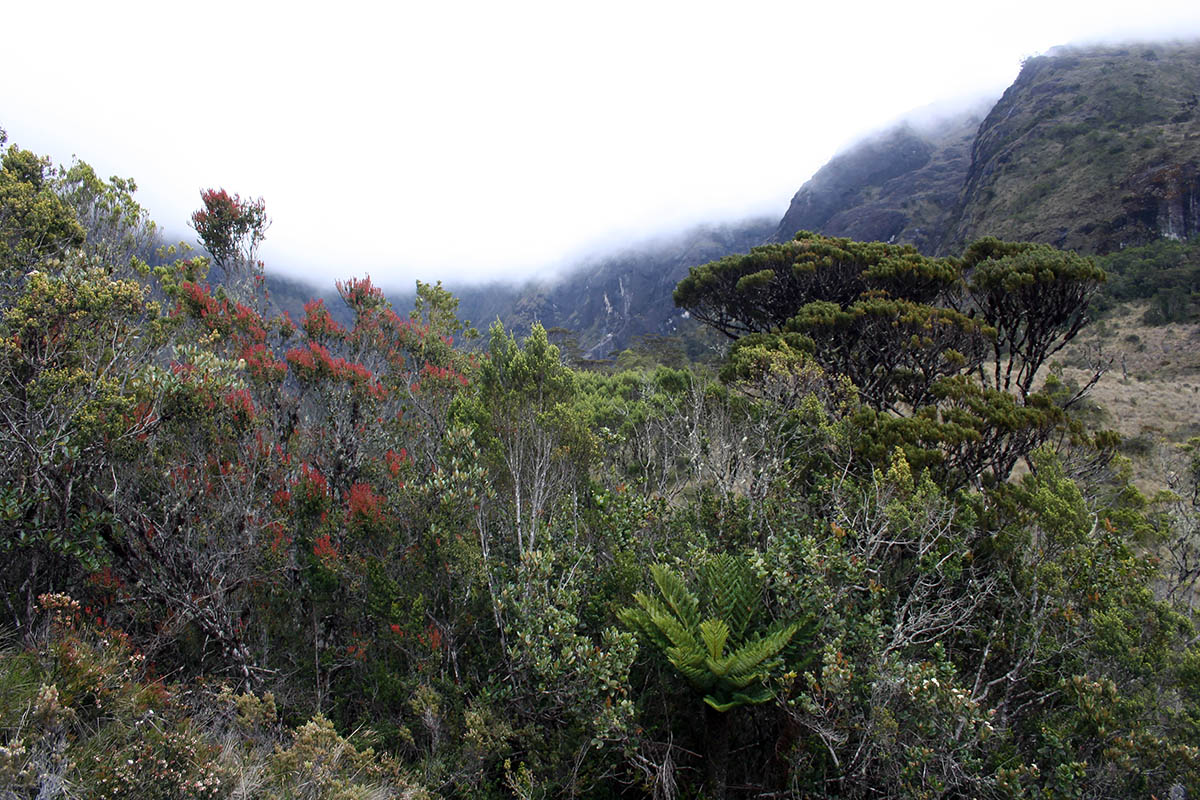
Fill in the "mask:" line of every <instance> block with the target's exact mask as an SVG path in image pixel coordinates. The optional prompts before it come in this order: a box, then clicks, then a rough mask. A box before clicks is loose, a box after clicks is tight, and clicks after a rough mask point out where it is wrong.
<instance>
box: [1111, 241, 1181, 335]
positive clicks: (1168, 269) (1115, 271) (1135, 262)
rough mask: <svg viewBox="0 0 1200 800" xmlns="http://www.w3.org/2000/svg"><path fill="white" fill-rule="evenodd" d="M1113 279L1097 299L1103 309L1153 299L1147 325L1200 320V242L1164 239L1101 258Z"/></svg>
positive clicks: (1147, 311) (1146, 315)
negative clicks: (1118, 304)
mask: <svg viewBox="0 0 1200 800" xmlns="http://www.w3.org/2000/svg"><path fill="white" fill-rule="evenodd" d="M1098 261H1099V262H1100V265H1101V266H1102V267H1103V268H1104V270H1105V272H1107V273H1108V275H1109V276H1110V280H1109V284H1108V286H1107V287H1106V289H1105V291H1104V292H1103V293H1102V294H1101V295H1100V296H1099V297H1098V298H1097V306H1098V307H1099V309H1100V310H1107V309H1109V308H1111V307H1112V306H1114V305H1115V304H1117V303H1122V302H1127V301H1131V300H1149V301H1150V307H1149V308H1148V309H1147V310H1146V313H1145V315H1144V317H1143V322H1145V323H1146V324H1147V325H1163V324H1165V323H1168V322H1196V321H1197V320H1200V239H1192V240H1191V241H1186V242H1185V241H1177V240H1174V239H1160V240H1158V241H1156V242H1153V243H1152V244H1147V245H1142V246H1140V247H1128V248H1126V249H1124V250H1119V251H1117V252H1115V253H1109V254H1108V255H1106V256H1103V257H1101V258H1100V259H1098Z"/></svg>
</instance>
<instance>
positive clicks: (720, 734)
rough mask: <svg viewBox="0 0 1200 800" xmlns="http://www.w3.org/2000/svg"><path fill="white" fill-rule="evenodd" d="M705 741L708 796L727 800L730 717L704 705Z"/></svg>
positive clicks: (713, 799) (716, 799) (717, 799)
mask: <svg viewBox="0 0 1200 800" xmlns="http://www.w3.org/2000/svg"><path fill="white" fill-rule="evenodd" d="M704 739H705V744H706V745H707V748H706V749H707V754H706V756H705V758H706V760H707V761H708V765H707V766H708V794H709V797H711V798H712V800H725V787H726V786H727V785H728V773H729V715H728V714H726V713H722V712H720V711H717V710H716V709H715V708H713V707H712V706H710V705H708V704H707V703H705V705H704Z"/></svg>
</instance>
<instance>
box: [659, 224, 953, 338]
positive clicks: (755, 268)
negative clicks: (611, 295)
mask: <svg viewBox="0 0 1200 800" xmlns="http://www.w3.org/2000/svg"><path fill="white" fill-rule="evenodd" d="M959 281H960V272H959V268H958V264H957V262H956V261H954V260H953V259H943V258H929V257H927V256H923V255H921V254H920V253H919V252H917V250H916V248H914V247H913V246H911V245H897V244H887V243H884V242H856V241H853V240H851V239H840V238H833V237H829V236H821V235H820V234H816V233H811V232H809V231H801V232H799V233H797V234H796V237H795V238H794V239H793V240H792V241H790V242H785V243H782V244H768V245H763V246H761V247H755V248H753V249H752V250H751V251H750V252H749V253H745V254H740V255H734V256H727V257H725V258H722V259H720V260H718V261H712V262H710V263H708V264H704V265H702V266H699V267H693V268H692V270H691V272H690V273H689V274H688V276H687V277H686V278H684V279H683V280H682V281H680V283H679V285H678V286H677V287H676V289H675V295H674V297H675V305H677V306H679V307H680V308H683V309H686V310H687V311H688V313H690V314H691V315H692V316H694V317H695V318H696V319H698V320H700V321H701V322H704V323H706V324H708V325H711V326H712V327H714V328H716V329H717V330H719V331H721V332H722V333H724V334H725V335H726V336H729V337H730V338H733V339H736V338H737V337H739V336H742V335H744V334H747V333H769V332H778V331H780V330H782V329H783V327H784V325H785V324H786V323H787V321H788V320H789V319H791V318H792V317H793V316H795V315H796V313H797V312H798V311H799V310H800V309H801V308H802V307H804V306H805V305H808V304H809V303H812V302H817V301H823V302H831V303H836V304H837V305H839V306H845V305H848V304H850V303H852V302H854V301H855V300H857V299H858V298H859V297H860V296H861V295H863V294H864V293H866V292H885V293H886V294H887V295H888V296H890V297H893V298H897V299H904V300H910V301H912V302H915V303H928V302H932V301H933V300H935V299H936V298H937V297H938V296H939V295H941V294H943V293H944V292H946V291H947V290H949V289H951V288H953V287H955V286H956V285H957V284H958V283H959Z"/></svg>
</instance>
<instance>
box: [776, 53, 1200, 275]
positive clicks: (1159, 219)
mask: <svg viewBox="0 0 1200 800" xmlns="http://www.w3.org/2000/svg"><path fill="white" fill-rule="evenodd" d="M1198 91H1200V43H1197V42H1192V43H1170V44H1137V45H1130V46H1128V47H1092V48H1056V49H1055V50H1053V51H1051V52H1050V53H1048V54H1047V55H1045V56H1040V57H1037V58H1031V59H1029V60H1028V61H1026V62H1025V64H1024V66H1023V67H1022V69H1021V73H1020V75H1019V76H1018V78H1017V80H1016V81H1015V82H1014V83H1013V85H1012V86H1011V87H1009V89H1008V90H1007V91H1006V92H1005V93H1004V95H1003V97H1001V98H1000V100H999V102H997V103H996V104H995V106H993V107H992V108H991V110H990V112H988V113H987V115H986V117H983V118H982V121H980V119H979V117H978V116H976V114H974V113H970V112H965V113H963V114H961V115H960V116H958V117H957V118H952V119H950V120H947V122H946V123H945V124H943V125H942V126H940V127H938V128H935V129H932V130H925V131H922V130H919V129H917V128H914V127H913V126H911V125H908V124H902V125H900V126H897V127H895V128H892V129H890V130H888V131H886V132H884V133H882V134H878V135H876V136H873V137H871V138H869V139H866V140H864V141H862V142H860V143H859V144H857V145H855V146H853V147H851V148H850V149H848V150H847V151H845V152H844V153H842V154H840V155H838V156H837V157H835V158H834V159H833V160H832V161H830V162H829V164H827V165H826V166H825V167H823V168H822V169H821V170H820V171H819V172H817V174H816V175H814V176H813V178H812V179H811V180H810V181H808V182H807V183H806V184H805V185H804V186H803V187H801V189H800V191H799V192H797V193H796V196H795V197H794V198H793V200H792V204H791V207H790V208H789V209H788V211H787V213H786V214H785V215H784V218H783V220H782V222H781V223H780V226H779V229H778V230H777V231H776V234H775V238H776V239H777V240H785V239H787V238H790V237H791V236H792V235H793V234H794V233H795V232H796V231H797V230H804V229H807V230H814V231H817V232H820V233H824V234H827V235H833V236H849V237H851V238H855V239H879V240H881V241H897V242H906V243H910V244H914V245H916V246H917V247H918V248H919V249H920V250H922V251H923V252H926V253H934V254H939V255H945V254H955V253H958V252H960V251H961V249H962V247H963V246H964V245H965V244H967V243H969V242H971V241H973V240H975V239H977V238H979V237H981V236H988V235H992V236H998V237H1000V238H1002V239H1014V240H1031V241H1038V242H1046V243H1048V244H1053V245H1055V246H1057V247H1064V248H1069V249H1074V250H1080V251H1083V252H1089V253H1105V252H1110V251H1113V250H1117V249H1120V248H1122V247H1125V246H1127V245H1130V244H1141V243H1145V242H1149V241H1152V240H1154V239H1155V238H1158V237H1164V236H1165V237H1171V238H1180V239H1186V238H1189V237H1191V236H1194V235H1196V234H1197V233H1200V96H1198V94H1197V93H1198Z"/></svg>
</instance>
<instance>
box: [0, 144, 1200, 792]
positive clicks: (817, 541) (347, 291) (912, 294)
mask: <svg viewBox="0 0 1200 800" xmlns="http://www.w3.org/2000/svg"><path fill="white" fill-rule="evenodd" d="M88 185H89V186H90V190H89V192H88V194H87V197H88V200H87V203H86V208H84V207H82V205H81V201H80V198H79V196H77V195H75V194H73V193H72V192H70V191H68V188H69V187H70V186H71V183H70V181H69V179H68V178H67V177H66V175H65V174H64V173H62V172H60V171H58V170H55V169H52V168H51V166H50V165H49V164H48V163H46V162H44V161H43V160H40V159H38V158H37V157H36V156H35V155H33V154H31V153H28V152H27V151H23V150H21V149H20V148H17V147H11V148H9V149H8V150H7V151H6V152H5V153H4V156H3V164H2V169H0V271H2V272H3V281H2V285H3V291H2V294H0V306H2V307H0V393H2V394H3V396H2V397H0V456H2V457H0V470H2V471H3V475H2V478H0V484H2V486H0V549H2V550H3V553H4V559H3V562H2V563H0V594H2V595H3V598H4V605H3V609H4V612H5V614H4V619H3V623H2V625H3V633H2V634H0V796H5V797H19V798H34V797H39V798H40V797H46V798H49V797H114V796H120V797H126V798H139V797H147V798H149V797H156V798H157V797H205V798H209V797H218V798H223V797H260V796H261V797H272V798H299V797H340V798H365V797H414V798H415V797H433V796H454V797H509V796H515V797H521V798H534V797H573V796H579V797H667V798H671V797H700V796H704V797H710V798H719V797H758V796H772V797H844V798H867V797H877V796H880V795H886V796H891V797H912V798H933V797H960V796H974V797H1042V798H1050V797H1054V798H1059V797H1063V798H1065V797H1125V796H1141V797H1145V796H1150V795H1151V794H1153V795H1155V796H1159V797H1165V796H1168V795H1169V794H1170V793H1171V792H1172V790H1173V787H1176V786H1179V787H1182V788H1183V789H1184V790H1185V791H1187V792H1190V793H1196V792H1200V646H1198V645H1197V637H1196V630H1195V619H1194V602H1195V596H1194V587H1195V582H1196V580H1197V571H1196V569H1195V566H1194V565H1195V563H1196V553H1197V552H1200V551H1198V549H1197V548H1198V547H1200V545H1198V543H1197V539H1196V537H1197V530H1198V526H1197V519H1200V516H1198V515H1197V502H1198V495H1197V491H1198V489H1197V487H1198V486H1200V468H1198V467H1197V461H1196V459H1195V456H1194V452H1195V451H1194V449H1193V450H1191V451H1188V452H1183V453H1181V454H1180V459H1181V461H1180V468H1179V470H1178V471H1177V472H1176V474H1177V476H1178V482H1177V485H1176V486H1175V487H1174V489H1175V491H1174V492H1173V493H1172V494H1170V495H1165V496H1163V497H1161V498H1156V499H1155V500H1154V501H1153V502H1151V501H1149V500H1147V499H1146V498H1144V497H1142V496H1141V495H1139V494H1138V493H1137V492H1136V491H1135V490H1133V489H1132V488H1131V487H1130V486H1128V485H1127V481H1126V479H1125V476H1124V475H1123V472H1122V469H1121V465H1120V463H1119V462H1117V461H1114V460H1113V455H1112V454H1113V450H1114V448H1113V441H1112V439H1111V437H1109V436H1106V435H1104V434H1102V433H1100V434H1098V433H1095V432H1090V431H1087V430H1085V429H1084V428H1083V427H1082V426H1081V425H1080V424H1079V423H1078V422H1077V421H1076V420H1075V419H1074V416H1073V410H1074V408H1075V406H1076V404H1077V401H1078V398H1079V397H1080V393H1079V391H1073V390H1068V389H1067V388H1066V387H1064V386H1063V385H1062V384H1061V383H1059V382H1056V381H1054V380H1051V381H1049V382H1047V384H1046V385H1042V384H1040V383H1038V382H1037V380H1036V378H1035V373H1037V371H1038V368H1039V367H1040V366H1043V365H1044V364H1046V362H1047V359H1048V358H1049V356H1050V355H1051V354H1053V353H1054V352H1055V351H1056V350H1057V349H1058V348H1059V347H1061V345H1062V344H1063V343H1064V342H1066V341H1067V340H1069V339H1070V338H1071V337H1072V336H1073V335H1074V334H1075V333H1076V332H1077V331H1078V330H1079V328H1080V326H1082V325H1083V324H1084V322H1085V321H1086V319H1085V316H1084V311H1085V309H1086V307H1087V303H1088V301H1089V299H1090V298H1091V296H1092V295H1093V293H1094V292H1095V291H1096V289H1097V287H1098V286H1099V284H1100V281H1101V280H1102V278H1103V273H1101V272H1100V271H1099V270H1098V269H1097V268H1096V267H1095V266H1094V265H1093V264H1092V263H1091V262H1090V261H1088V260H1086V259H1082V258H1079V257H1076V256H1074V255H1073V254H1068V253H1061V252H1058V251H1055V250H1053V249H1051V248H1048V247H1045V246H1041V245H1027V244H1009V243H1002V242H998V241H995V240H983V241H981V242H979V243H977V244H976V245H973V246H972V247H971V248H969V249H968V250H967V251H966V253H965V254H964V256H963V257H962V258H955V259H940V260H936V261H935V260H931V259H927V258H924V257H922V256H920V255H918V254H917V253H916V252H915V251H914V250H912V249H911V248H901V247H893V246H889V245H883V244H879V243H870V244H863V243H857V242H852V241H849V240H845V239H826V238H824V237H819V236H815V235H811V234H805V235H802V236H801V237H799V238H798V239H797V240H796V241H794V242H791V243H788V244H786V245H779V246H773V247H772V248H769V249H766V250H762V251H753V252H752V253H751V254H748V255H746V256H742V257H733V258H730V259H723V260H722V261H718V262H713V263H712V264H709V265H706V266H704V267H700V268H697V269H695V270H693V272H692V275H691V277H689V279H688V280H687V281H685V282H684V283H683V284H681V285H680V287H679V290H678V293H677V297H678V298H679V299H680V302H681V303H682V304H683V305H684V306H685V307H688V308H691V309H695V312H694V313H696V315H697V316H702V317H703V318H706V319H708V320H709V321H710V322H712V323H713V324H714V325H716V326H717V327H719V328H720V329H721V330H723V331H724V332H726V333H728V334H730V335H731V336H732V337H734V338H736V341H735V342H734V343H733V346H732V349H731V352H730V355H729V358H728V359H727V360H726V362H725V364H724V366H723V369H722V372H721V375H720V376H719V377H717V376H713V375H709V374H706V373H704V372H702V371H700V370H696V369H692V368H688V367H685V366H675V367H668V366H652V365H643V364H639V359H638V358H630V359H627V361H626V363H627V364H628V365H629V366H631V368H630V369H624V370H620V371H610V372H603V371H595V372H586V371H578V370H576V369H573V368H571V367H569V366H567V365H566V364H565V363H564V360H563V357H562V354H561V353H560V352H559V350H558V348H557V347H556V346H555V345H553V344H552V343H551V338H550V335H549V334H548V333H547V332H546V331H545V330H544V329H542V328H541V327H540V326H534V327H533V328H532V329H531V330H530V332H529V334H528V336H518V335H516V334H515V333H514V332H512V331H508V330H505V329H504V328H503V327H501V326H500V325H495V326H493V327H492V328H491V330H490V331H489V332H488V334H487V335H486V337H483V338H481V337H479V334H478V333H477V332H476V331H474V330H473V329H472V328H471V327H470V326H469V325H467V324H465V323H463V322H461V321H460V320H459V319H458V314H457V302H456V300H455V299H454V298H453V297H452V296H450V295H449V294H448V293H447V292H446V291H444V290H443V289H442V288H441V286H440V285H426V284H419V285H418V288H417V296H416V302H415V304H414V307H413V309H412V310H411V312H407V313H404V314H402V313H400V312H398V311H397V310H396V309H395V308H393V307H392V306H391V304H390V303H389V302H388V301H387V299H386V298H385V297H384V296H383V294H382V293H381V292H380V291H379V290H378V289H377V288H376V287H374V286H372V285H371V283H370V282H369V281H368V280H355V279H351V280H348V281H346V282H344V283H341V284H339V287H338V288H339V293H340V300H341V302H342V303H343V304H344V305H345V307H346V313H347V314H348V317H347V318H348V319H350V320H352V321H351V322H349V323H346V324H343V323H342V322H339V321H338V319H339V317H338V316H335V315H334V314H332V313H331V312H330V310H329V309H328V308H327V307H326V304H325V303H324V302H322V301H313V302H310V303H309V304H308V305H307V306H306V308H305V313H304V315H303V317H302V318H301V319H298V320H295V321H293V320H292V319H291V318H290V317H289V316H287V315H283V314H281V315H278V316H275V315H272V314H271V313H269V309H270V308H271V306H270V303H269V298H268V297H267V296H266V292H265V289H264V288H263V286H264V282H263V280H262V269H263V266H262V264H261V263H260V262H259V261H258V260H257V255H256V249H257V246H258V244H259V243H260V242H261V239H262V235H263V233H264V231H265V227H266V222H267V220H266V216H265V209H264V208H263V206H262V204H261V202H260V201H252V200H244V199H242V198H239V197H237V196H236V195H230V194H228V193H226V192H224V191H210V192H205V193H204V195H203V196H202V202H203V206H202V208H201V209H200V210H199V211H198V212H197V213H196V215H195V216H194V217H193V220H192V221H193V224H194V227H195V229H196V231H197V233H198V234H199V236H200V239H201V241H202V243H203V244H204V246H205V249H206V250H207V252H208V253H209V254H210V255H209V256H208V257H204V256H200V255H197V254H195V253H192V252H187V251H185V250H177V251H175V252H174V254H173V255H172V256H171V257H170V258H169V259H168V260H167V261H166V263H164V264H163V265H162V266H158V267H154V268H151V267H150V266H149V265H148V264H147V263H146V261H145V260H143V258H142V257H141V256H139V255H138V254H137V249H136V248H135V247H132V246H131V244H132V243H135V242H137V241H138V240H139V237H141V236H143V235H144V233H145V231H146V230H147V227H148V225H149V222H148V220H147V219H146V218H145V214H144V213H142V212H141V210H140V209H139V208H138V207H137V204H136V202H135V201H134V200H133V197H132V194H131V191H132V185H131V184H130V183H128V182H124V181H118V180H115V179H114V180H111V181H107V182H105V181H102V180H100V179H98V178H96V177H95V176H94V175H91V176H90V177H88ZM85 211H87V212H88V213H84V212H85ZM211 268H216V269H218V270H220V273H221V274H222V275H223V276H224V278H223V281H222V282H221V284H220V285H217V286H213V285H210V284H209V282H208V281H207V280H206V276H207V274H208V272H209V270H210V269H211ZM1021 463H1023V464H1025V465H1026V466H1027V468H1026V469H1024V470H1023V471H1022V473H1021V474H1020V475H1019V476H1014V468H1015V467H1016V466H1017V465H1018V464H1021ZM1160 554H1168V556H1169V557H1164V558H1160V557H1159V556H1160Z"/></svg>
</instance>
